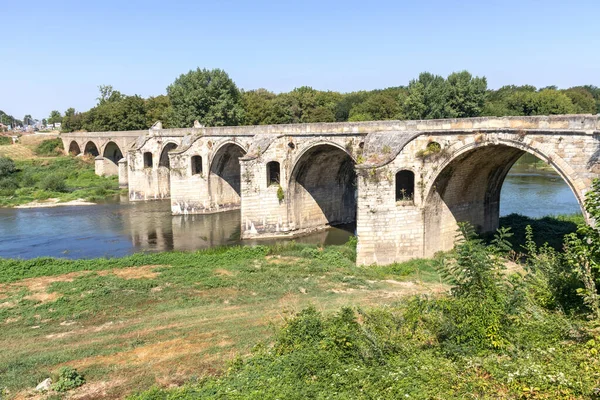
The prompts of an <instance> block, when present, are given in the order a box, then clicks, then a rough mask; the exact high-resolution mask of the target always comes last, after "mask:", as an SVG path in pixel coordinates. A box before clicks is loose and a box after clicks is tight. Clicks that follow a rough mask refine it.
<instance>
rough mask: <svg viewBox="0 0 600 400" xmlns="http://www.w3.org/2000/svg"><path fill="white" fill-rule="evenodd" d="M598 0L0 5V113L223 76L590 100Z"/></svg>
mask: <svg viewBox="0 0 600 400" xmlns="http://www.w3.org/2000/svg"><path fill="white" fill-rule="evenodd" d="M599 15H600V0H570V1H569V0H561V1H559V0H544V1H542V0H540V1H537V0H502V1H495V0H477V1H475V0H463V1H456V0H455V1H442V0H429V1H427V0H421V1H402V0H390V1H376V0H371V1H353V0H347V1H327V0H320V1H314V0H300V1H285V0H284V1H281V0H280V1H262V0H255V1H218V0H214V1H193V0H188V1H176V0H172V1H164V0H163V1H152V0H149V1H139V0H120V1H114V0H104V1H87V0H78V1H61V0H56V1H47V0H46V1H28V0H18V1H15V0H1V1H0V21H1V22H0V28H1V36H0V54H2V61H1V63H0V88H1V90H2V96H0V109H1V110H4V111H5V112H7V113H8V114H12V115H13V116H15V117H17V118H19V119H21V118H23V116H24V115H25V114H31V115H33V117H34V118H38V119H42V118H44V117H47V116H48V115H49V113H50V111H51V110H53V109H58V110H60V111H61V112H64V110H66V109H67V108H69V107H74V108H75V109H77V110H78V111H85V110H87V109H89V108H90V107H92V106H94V104H95V103H96V97H97V96H98V88H97V87H98V85H112V86H113V87H114V88H115V89H117V90H119V91H121V92H122V93H125V94H139V95H141V96H144V97H147V96H150V95H158V94H163V93H165V89H166V87H167V86H168V85H169V84H170V83H172V82H173V81H174V80H175V78H176V77H177V76H179V75H180V74H182V73H185V72H187V71H189V70H190V69H195V68H196V67H201V68H204V67H206V68H221V69H224V70H225V71H227V72H228V73H229V75H230V76H231V77H232V78H233V80H234V81H235V82H236V83H237V85H238V86H239V87H240V88H244V89H256V88H259V87H264V88H266V89H269V90H272V91H275V92H282V91H288V90H291V89H293V88H294V87H299V86H303V85H308V86H312V87H314V88H316V89H323V90H336V91H342V92H348V91H353V90H359V89H375V88H384V87H389V86H398V85H406V84H408V82H409V80H410V79H413V78H415V77H417V76H418V74H419V72H422V71H430V72H432V73H435V74H440V75H444V76H446V75H448V74H449V73H451V72H453V71H458V70H463V69H466V70H468V71H470V72H471V73H473V74H475V75H484V76H486V77H487V79H488V86H489V87H491V88H498V87H500V86H502V85H505V84H532V85H535V86H538V87H542V86H547V85H557V86H559V87H561V88H564V87H570V86H574V85H580V84H593V85H597V86H600V24H599V21H600V20H599V19H598V18H599Z"/></svg>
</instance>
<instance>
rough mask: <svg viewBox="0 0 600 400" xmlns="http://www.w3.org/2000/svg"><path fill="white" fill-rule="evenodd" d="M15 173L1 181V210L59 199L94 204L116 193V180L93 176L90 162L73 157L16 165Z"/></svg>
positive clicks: (117, 187)
mask: <svg viewBox="0 0 600 400" xmlns="http://www.w3.org/2000/svg"><path fill="white" fill-rule="evenodd" d="M15 164H16V167H17V171H16V172H14V173H12V174H10V175H9V176H6V177H3V178H2V179H1V180H0V206H2V207H7V206H15V205H20V204H25V203H29V202H32V201H41V200H47V199H50V198H58V199H60V201H71V200H76V199H84V200H89V201H96V200H99V199H103V198H106V197H110V196H114V195H116V194H118V193H119V184H118V178H117V177H114V176H113V177H101V176H98V175H96V174H95V173H94V163H93V160H87V159H82V158H74V157H56V158H51V159H33V160H17V161H15Z"/></svg>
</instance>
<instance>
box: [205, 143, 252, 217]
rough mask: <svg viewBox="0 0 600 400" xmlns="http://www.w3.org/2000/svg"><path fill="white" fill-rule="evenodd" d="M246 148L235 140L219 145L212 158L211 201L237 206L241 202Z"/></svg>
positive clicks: (214, 203)
mask: <svg viewBox="0 0 600 400" xmlns="http://www.w3.org/2000/svg"><path fill="white" fill-rule="evenodd" d="M245 154H246V150H245V149H244V148H243V147H242V146H241V145H240V144H239V143H236V142H233V141H227V142H224V143H222V144H221V145H220V146H219V147H217V148H216V149H215V151H214V153H213V155H212V157H211V158H210V164H209V180H208V184H209V192H210V196H211V203H212V204H213V205H216V206H217V207H225V208H235V207H239V206H240V204H241V183H242V178H241V172H240V161H239V159H240V158H242V157H243V156H244V155H245Z"/></svg>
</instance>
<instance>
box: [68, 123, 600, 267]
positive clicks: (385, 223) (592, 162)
mask: <svg viewBox="0 0 600 400" xmlns="http://www.w3.org/2000/svg"><path fill="white" fill-rule="evenodd" d="M61 137H62V140H63V142H64V145H65V149H68V151H69V153H71V154H79V153H84V154H91V155H94V156H97V157H96V172H97V173H98V174H104V175H110V174H117V173H118V174H119V181H120V183H121V184H122V185H123V186H128V187H129V198H130V200H132V201H143V200H153V199H166V198H170V201H171V209H172V213H173V214H201V213H212V212H220V211H226V210H232V209H240V208H241V215H242V226H241V233H242V238H261V237H273V236H294V235H301V234H305V233H307V232H312V231H315V230H319V229H324V228H326V227H327V226H329V225H335V224H341V223H349V222H356V233H357V237H358V248H357V263H358V264H374V263H378V264H386V263H391V262H396V261H404V260H407V259H411V258H416V257H428V256H431V255H433V254H434V253H435V252H436V251H440V250H448V249H450V248H451V247H452V246H453V243H454V238H455V233H456V229H457V222H461V221H465V222H470V223H471V224H472V225H474V226H475V227H476V228H477V230H478V231H480V232H486V231H493V230H495V229H496V228H497V227H498V219H499V210H500V190H501V188H502V183H503V182H504V179H505V177H506V175H507V173H508V171H509V170H510V168H511V167H512V165H513V164H514V163H515V162H516V160H517V159H518V158H519V157H521V155H523V154H524V153H525V152H527V153H530V154H533V155H535V156H536V157H538V158H540V159H542V160H543V161H545V162H547V163H548V164H550V165H551V166H552V167H553V168H554V169H555V170H556V171H557V172H558V174H560V176H561V177H562V178H563V179H564V180H565V182H566V183H567V184H568V185H569V187H570V188H571V190H572V191H573V194H574V195H575V197H576V198H577V200H578V201H579V203H580V204H583V200H584V197H585V193H586V192H587V191H588V190H589V188H590V187H591V183H592V180H593V179H594V178H596V177H598V174H599V173H600V166H599V161H598V160H599V158H600V142H599V140H598V138H600V116H592V115H555V116H536V117H502V118H496V117H481V118H465V119H448V120H427V121H374V122H343V123H317V124H294V125H268V126H231V127H213V128H184V129H150V130H147V131H127V132H86V133H72V134H63V135H61Z"/></svg>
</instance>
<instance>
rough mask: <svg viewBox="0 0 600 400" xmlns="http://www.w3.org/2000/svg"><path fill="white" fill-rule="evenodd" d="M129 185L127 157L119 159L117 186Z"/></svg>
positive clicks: (124, 186)
mask: <svg viewBox="0 0 600 400" xmlns="http://www.w3.org/2000/svg"><path fill="white" fill-rule="evenodd" d="M128 185H129V169H128V168H127V159H126V158H121V159H120V160H119V187H120V188H126V187H127V186H128Z"/></svg>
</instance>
